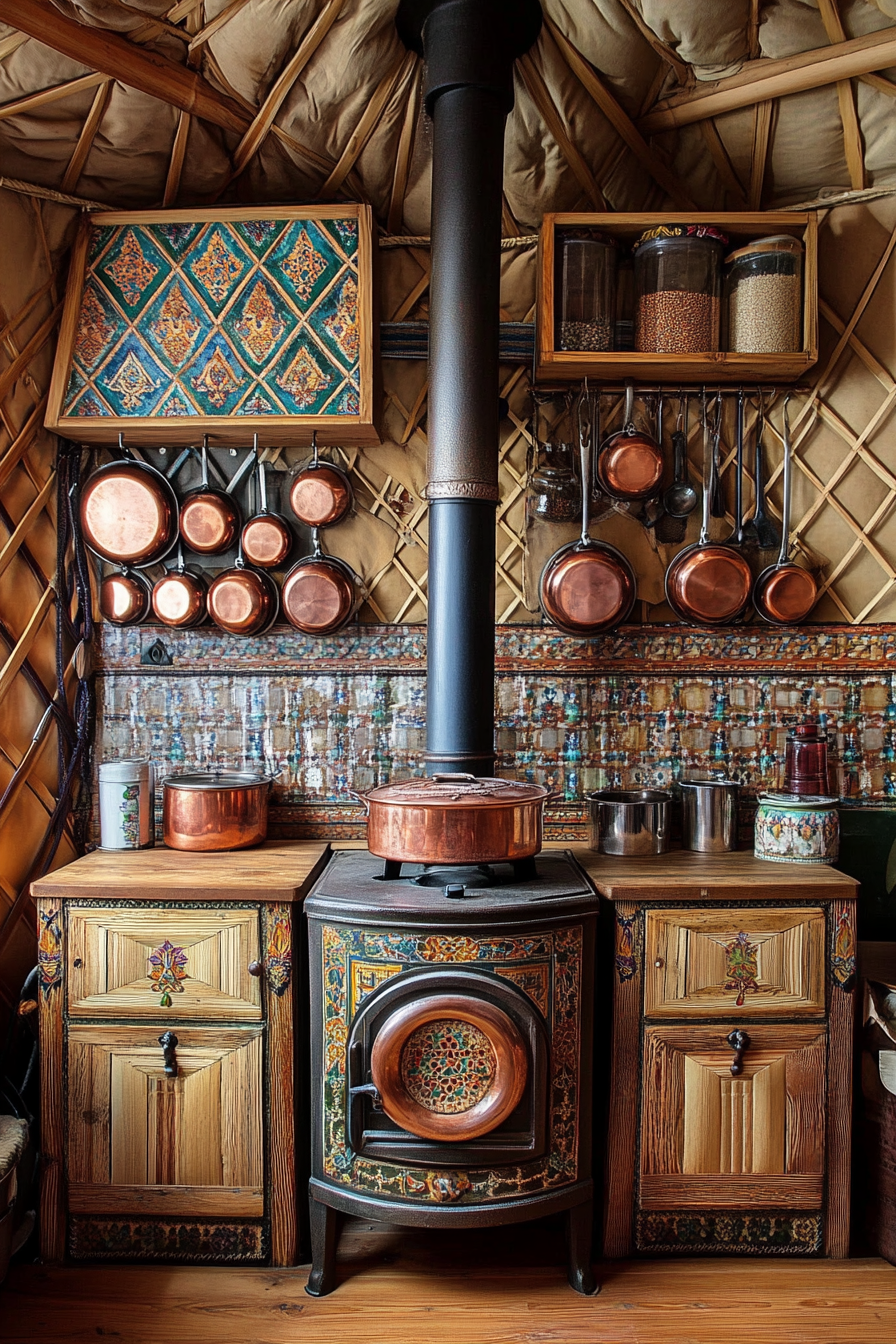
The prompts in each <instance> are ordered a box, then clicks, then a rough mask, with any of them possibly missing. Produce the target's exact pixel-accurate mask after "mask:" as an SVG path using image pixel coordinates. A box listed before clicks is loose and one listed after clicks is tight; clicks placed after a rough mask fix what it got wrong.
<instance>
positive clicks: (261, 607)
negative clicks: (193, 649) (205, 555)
mask: <svg viewBox="0 0 896 1344" xmlns="http://www.w3.org/2000/svg"><path fill="white" fill-rule="evenodd" d="M207 603H208V614H209V615H210V616H211V618H212V620H213V621H214V623H215V625H217V626H219V627H220V628H221V629H222V630H227V631H228V632H229V633H230V634H232V635H259V634H262V633H263V632H264V631H265V630H267V629H269V627H270V626H272V625H273V624H274V621H275V620H276V619H277V613H278V612H279V610H280V593H279V591H278V588H277V585H276V583H275V582H274V580H273V579H272V578H271V576H270V574H267V573H265V571H264V570H263V569H253V568H251V567H250V566H249V565H247V564H246V561H245V559H244V558H243V549H242V547H240V548H239V551H238V553H237V557H236V562H235V564H234V565H233V567H232V568H231V569H225V570H224V571H223V572H222V573H221V574H219V575H218V576H217V578H215V579H213V580H212V582H211V584H210V585H209V590H208V598H207Z"/></svg>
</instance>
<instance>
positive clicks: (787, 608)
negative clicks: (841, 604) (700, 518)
mask: <svg viewBox="0 0 896 1344" xmlns="http://www.w3.org/2000/svg"><path fill="white" fill-rule="evenodd" d="M790 395H791V394H790V393H789V392H788V394H787V396H786V397H785V398H784V505H783V512H782V515H781V531H782V536H781V550H780V551H779V553H778V559H777V561H776V562H775V564H773V565H770V566H769V567H768V569H764V570H763V571H762V573H761V574H760V575H759V578H758V579H757V580H756V587H755V589H754V592H753V605H754V606H755V608H756V610H757V611H758V612H759V615H760V616H761V617H762V619H763V620H764V621H768V622H769V623H770V624H771V625H796V624H798V623H799V622H800V621H804V620H805V619H806V617H807V616H808V615H809V612H810V611H811V610H812V608H813V607H814V606H815V603H816V602H817V600H818V584H817V583H816V582H815V578H814V575H812V574H810V573H809V571H808V570H807V569H803V567H802V565H796V564H794V563H793V561H791V560H788V559H787V553H788V551H789V549H790V493H791V486H792V481H791V467H792V461H791V458H792V449H791V444H790V421H789V418H788V415H787V403H788V401H789V400H790Z"/></svg>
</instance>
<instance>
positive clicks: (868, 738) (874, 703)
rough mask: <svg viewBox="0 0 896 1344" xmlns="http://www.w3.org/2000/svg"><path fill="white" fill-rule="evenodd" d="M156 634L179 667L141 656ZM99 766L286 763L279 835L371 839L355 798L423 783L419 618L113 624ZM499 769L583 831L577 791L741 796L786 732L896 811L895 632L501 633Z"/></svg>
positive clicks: (842, 788) (866, 797) (841, 781)
mask: <svg viewBox="0 0 896 1344" xmlns="http://www.w3.org/2000/svg"><path fill="white" fill-rule="evenodd" d="M160 637H161V638H162V640H163V642H164V644H165V646H166V649H167V652H168V653H169V655H170V656H171V659H172V663H171V666H166V667H164V668H159V667H155V666H152V665H150V664H144V663H141V658H142V656H143V654H144V652H145V650H146V649H147V648H148V647H149V646H150V645H151V644H153V643H154V641H155V640H156V639H158V638H160ZM101 638H102V643H101V647H100V649H99V650H98V669H97V670H98V728H97V739H96V760H97V761H101V760H105V759H111V758H114V757H117V756H150V757H152V759H153V760H154V761H156V762H157V765H158V767H159V769H160V773H162V774H165V773H169V772H174V771H178V770H186V769H209V768H213V767H216V766H218V767H225V766H226V767H235V766H241V765H246V766H251V767H258V768H265V769H270V770H272V771H278V772H279V777H278V780H277V783H276V785H275V788H274V794H273V798H272V811H271V834H272V835H274V836H279V837H297V838H299V837H312V836H315V835H326V836H328V837H330V838H334V839H338V838H342V839H346V838H351V837H358V836H363V834H364V824H363V815H362V813H361V810H360V808H358V807H357V806H356V805H355V804H354V802H353V801H352V800H351V798H350V797H349V796H348V792H347V791H348V789H349V788H354V789H358V790H364V789H367V788H370V787H372V786H373V785H375V784H382V783H386V782H387V781H389V780H390V779H396V778H402V777H408V776H410V775H415V774H422V773H423V751H424V747H425V690H426V686H425V675H424V659H425V641H426V630H425V627H423V626H398V627H396V626H392V627H378V626H369V625H367V626H353V627H349V628H348V629H346V630H344V631H341V632H339V634H337V635H335V636H333V637H331V638H330V639H327V640H323V641H316V640H310V639H305V638H304V637H302V636H300V635H298V634H297V633H296V632H295V631H293V630H291V629H279V628H278V629H275V630H273V631H272V632H270V634H268V635H265V636H262V637H260V638H258V639H254V640H244V639H242V640H241V639H237V638H235V637H229V636H227V635H224V634H222V632H220V631H218V630H208V631H205V630H199V631H190V632H187V633H183V634H178V633H176V632H173V631H170V630H160V629H158V628H153V627H131V628H129V629H116V628H114V627H111V626H108V625H107V626H104V627H102V637H101ZM497 654H498V657H497V666H498V672H497V682H496V711H497V748H498V761H497V771H498V773H499V774H502V775H510V776H516V777H519V778H522V779H532V780H537V781H538V782H539V783H544V784H546V785H548V786H550V787H551V788H552V789H556V790H559V791H560V792H561V793H562V801H560V800H558V801H557V802H556V803H555V804H554V805H553V806H552V807H551V808H549V811H548V816H547V834H548V836H549V837H550V838H553V839H564V838H569V839H573V840H575V839H582V838H584V836H585V834H586V824H587V804H586V795H587V794H588V793H589V792H590V791H591V790H592V789H597V788H602V787H604V786H606V785H616V786H620V787H629V786H632V785H646V784H654V785H667V784H669V783H670V782H671V781H673V780H675V779H676V778H678V777H679V776H680V775H681V774H682V773H685V772H687V771H688V770H695V769H706V768H708V767H717V768H724V769H725V770H726V771H727V772H728V773H729V774H730V775H732V776H733V777H734V778H736V779H738V780H740V781H741V782H742V784H743V786H744V799H745V804H746V814H747V815H749V810H750V800H751V799H755V797H756V795H757V794H758V793H759V792H760V791H761V790H762V789H765V788H769V787H774V786H775V785H776V784H778V782H779V776H780V775H781V773H782V772H783V765H784V747H785V740H786V735H787V730H788V728H789V727H791V726H792V725H793V724H795V723H798V722H800V721H801V720H802V719H804V718H805V717H807V716H818V717H820V718H821V720H822V722H823V724H824V725H825V726H826V728H827V731H828V732H829V733H830V735H831V741H832V746H833V768H834V776H835V778H836V781H837V791H838V793H839V794H840V796H841V798H842V799H843V800H844V802H845V804H846V805H855V806H865V807H867V806H869V805H871V806H874V805H877V806H882V807H883V806H890V807H896V628H894V627H892V626H881V627H876V626H865V627H861V628H860V629H856V628H854V627H853V628H849V627H830V626H828V627H823V628H821V629H819V630H817V631H815V630H809V631H800V632H798V633H795V632H788V631H777V630H764V629H763V630H759V629H756V630H743V629H732V630H730V631H706V630H693V631H691V630H684V629H681V628H678V627H668V628H663V629H661V630H656V629H650V628H647V629H645V628H644V627H638V628H632V629H629V630H624V631H621V632H616V633H615V634H614V635H611V636H607V637H606V638H604V639H600V640H593V641H588V642H582V641H578V640H573V639H569V638H568V637H566V636H563V635H559V634H558V633H557V632H556V631H555V630H552V629H549V628H546V627H540V626H503V627H498V631H497Z"/></svg>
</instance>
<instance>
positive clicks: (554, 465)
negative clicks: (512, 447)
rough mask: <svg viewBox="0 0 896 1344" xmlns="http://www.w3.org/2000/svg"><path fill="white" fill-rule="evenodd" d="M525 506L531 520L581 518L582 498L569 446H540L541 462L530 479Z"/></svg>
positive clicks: (546, 520)
mask: <svg viewBox="0 0 896 1344" xmlns="http://www.w3.org/2000/svg"><path fill="white" fill-rule="evenodd" d="M526 506H527V511H528V513H529V517H530V518H541V519H542V520H543V521H544V522H546V523H566V522H570V521H574V520H575V519H577V518H579V517H580V516H581V511H582V495H581V491H580V489H579V478H578V477H577V476H576V473H575V471H574V469H573V465H572V444H571V443H545V444H543V445H542V456H541V460H540V461H539V463H538V465H537V466H536V468H535V470H534V471H533V473H532V476H531V477H530V480H529V493H528V497H527V501H526Z"/></svg>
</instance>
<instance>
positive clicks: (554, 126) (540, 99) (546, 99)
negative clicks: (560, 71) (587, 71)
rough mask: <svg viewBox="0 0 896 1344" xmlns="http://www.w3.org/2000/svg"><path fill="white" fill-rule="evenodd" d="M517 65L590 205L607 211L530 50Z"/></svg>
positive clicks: (534, 101) (604, 201)
mask: <svg viewBox="0 0 896 1344" xmlns="http://www.w3.org/2000/svg"><path fill="white" fill-rule="evenodd" d="M516 68H517V71H518V72H519V74H520V76H521V78H522V81H523V83H524V84H525V86H526V89H527V91H528V93H529V97H530V98H531V99H532V101H533V103H534V104H535V106H536V108H537V109H538V111H539V112H540V113H541V115H542V118H543V119H544V121H545V123H546V124H547V128H548V130H549V131H550V133H551V135H552V136H553V137H554V140H555V141H556V142H557V147H558V149H559V150H560V153H561V154H562V155H563V157H564V159H566V162H567V163H568V164H569V166H570V168H571V169H572V171H573V173H574V174H575V176H576V179H577V181H578V183H579V185H580V186H581V188H582V189H583V191H584V192H585V194H586V195H587V197H588V199H589V200H590V201H591V204H592V206H593V207H594V209H595V210H609V209H610V206H609V205H608V203H607V198H606V197H605V196H604V194H603V192H602V191H601V189H600V187H599V186H598V183H597V180H596V178H595V177H594V174H593V173H592V171H591V169H590V168H589V166H588V164H587V163H586V162H585V160H584V158H583V157H582V155H581V153H580V152H579V150H578V149H577V147H576V145H575V143H574V141H573V140H572V138H571V137H570V135H569V133H568V131H567V129H566V123H565V119H564V117H563V114H562V112H561V111H560V110H559V109H558V108H557V107H556V105H555V103H554V100H553V99H552V97H551V95H550V92H549V91H548V87H547V85H546V84H545V82H544V80H543V78H542V76H541V72H540V71H539V69H538V67H537V66H536V65H535V62H534V61H533V59H532V54H531V52H527V53H526V55H525V56H520V57H519V59H518V60H517V63H516Z"/></svg>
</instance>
